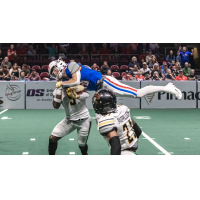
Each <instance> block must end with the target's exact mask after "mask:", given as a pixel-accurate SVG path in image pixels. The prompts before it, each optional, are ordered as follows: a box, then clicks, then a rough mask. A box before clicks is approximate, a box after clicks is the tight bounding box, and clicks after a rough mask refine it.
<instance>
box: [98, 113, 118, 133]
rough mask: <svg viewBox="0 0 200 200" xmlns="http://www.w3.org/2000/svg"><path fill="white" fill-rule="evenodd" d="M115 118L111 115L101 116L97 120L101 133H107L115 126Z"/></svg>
mask: <svg viewBox="0 0 200 200" xmlns="http://www.w3.org/2000/svg"><path fill="white" fill-rule="evenodd" d="M115 127H116V126H115V118H114V117H112V116H105V117H101V118H100V119H99V120H98V128H99V132H100V134H101V135H107V134H108V133H110V132H111V131H113V129H114V128H115Z"/></svg>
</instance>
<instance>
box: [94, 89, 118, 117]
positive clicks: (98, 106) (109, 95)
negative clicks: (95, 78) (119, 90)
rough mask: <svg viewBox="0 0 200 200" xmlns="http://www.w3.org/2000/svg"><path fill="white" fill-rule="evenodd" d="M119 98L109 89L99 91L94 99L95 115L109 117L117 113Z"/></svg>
mask: <svg viewBox="0 0 200 200" xmlns="http://www.w3.org/2000/svg"><path fill="white" fill-rule="evenodd" d="M116 103H117V98H116V96H115V94H114V93H113V92H111V91H110V90H108V89H100V90H98V91H97V92H96V93H95V94H94V96H93V98H92V104H93V108H94V111H95V113H97V114H101V115H107V114H109V113H113V112H115V111H116V107H117V106H116Z"/></svg>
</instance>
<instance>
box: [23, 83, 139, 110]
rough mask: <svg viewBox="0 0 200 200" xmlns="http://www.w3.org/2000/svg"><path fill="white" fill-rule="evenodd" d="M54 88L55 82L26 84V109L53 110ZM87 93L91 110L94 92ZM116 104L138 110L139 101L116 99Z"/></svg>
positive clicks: (137, 86) (126, 98)
mask: <svg viewBox="0 0 200 200" xmlns="http://www.w3.org/2000/svg"><path fill="white" fill-rule="evenodd" d="M123 83H124V84H127V85H129V86H131V87H134V88H136V89H139V88H140V83H139V82H129V81H124V82H123ZM55 88H56V82H45V81H44V82H42V81H41V82H39V81H37V82H26V109H54V108H53V106H52V102H53V91H54V89H55ZM88 93H89V94H90V96H89V97H88V98H87V101H86V102H87V107H88V109H93V106H92V97H93V95H94V93H95V91H88ZM117 104H118V105H120V104H124V105H126V106H128V107H129V108H140V99H134V98H128V97H117ZM61 108H62V107H61Z"/></svg>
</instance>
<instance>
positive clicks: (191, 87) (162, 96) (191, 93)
mask: <svg viewBox="0 0 200 200" xmlns="http://www.w3.org/2000/svg"><path fill="white" fill-rule="evenodd" d="M172 82H173V84H174V85H175V86H176V87H177V88H179V89H180V90H181V91H182V94H183V96H182V99H181V100H176V99H175V97H174V96H173V95H172V94H169V93H165V92H158V93H153V94H149V95H146V96H145V97H142V99H141V108H142V109H143V108H196V81H172ZM167 83H169V82H168V81H143V82H141V88H143V87H145V86H147V85H154V86H165V85H167Z"/></svg>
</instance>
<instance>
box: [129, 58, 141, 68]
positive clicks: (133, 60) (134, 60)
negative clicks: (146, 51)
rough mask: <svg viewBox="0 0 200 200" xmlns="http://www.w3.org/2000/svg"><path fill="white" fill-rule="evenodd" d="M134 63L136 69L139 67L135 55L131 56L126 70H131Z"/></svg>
mask: <svg viewBox="0 0 200 200" xmlns="http://www.w3.org/2000/svg"><path fill="white" fill-rule="evenodd" d="M134 65H137V67H138V69H140V64H139V63H138V62H137V58H136V57H135V56H133V57H132V61H131V62H130V63H129V65H128V70H129V71H131V70H133V66H134Z"/></svg>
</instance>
